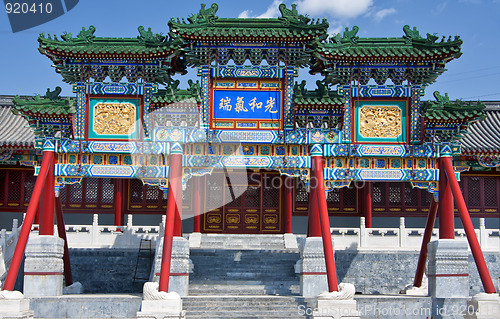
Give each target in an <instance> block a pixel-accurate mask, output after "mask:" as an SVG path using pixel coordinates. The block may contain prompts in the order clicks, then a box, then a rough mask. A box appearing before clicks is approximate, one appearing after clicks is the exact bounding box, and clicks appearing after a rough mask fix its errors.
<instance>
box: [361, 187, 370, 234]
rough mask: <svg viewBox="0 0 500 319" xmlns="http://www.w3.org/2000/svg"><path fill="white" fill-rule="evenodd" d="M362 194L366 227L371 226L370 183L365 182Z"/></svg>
mask: <svg viewBox="0 0 500 319" xmlns="http://www.w3.org/2000/svg"><path fill="white" fill-rule="evenodd" d="M363 195H364V196H363V197H364V198H363V208H364V210H365V226H366V228H372V183H370V182H368V183H366V184H365V187H364V191H363Z"/></svg>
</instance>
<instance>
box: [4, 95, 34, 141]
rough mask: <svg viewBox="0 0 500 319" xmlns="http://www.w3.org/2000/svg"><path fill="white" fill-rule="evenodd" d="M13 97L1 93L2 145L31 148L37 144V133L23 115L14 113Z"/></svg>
mask: <svg viewBox="0 0 500 319" xmlns="http://www.w3.org/2000/svg"><path fill="white" fill-rule="evenodd" d="M13 99H14V97H13V96H5V95H0V147H17V148H19V147H22V148H27V147H29V148H31V147H33V146H34V145H35V135H34V134H33V131H32V130H31V128H30V127H29V124H28V122H27V121H26V120H25V119H24V118H23V117H22V116H19V115H14V114H13V113H12V109H13V107H14V104H13V103H12V100H13Z"/></svg>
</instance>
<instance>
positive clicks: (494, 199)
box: [460, 175, 500, 217]
mask: <svg viewBox="0 0 500 319" xmlns="http://www.w3.org/2000/svg"><path fill="white" fill-rule="evenodd" d="M461 179H462V181H461V182H460V186H461V187H462V192H463V194H464V199H465V203H466V204H467V208H468V209H469V212H470V214H471V215H475V216H477V217H490V216H491V217H498V213H499V212H500V176H498V175H490V176H488V175H485V176H474V175H462V177H461Z"/></svg>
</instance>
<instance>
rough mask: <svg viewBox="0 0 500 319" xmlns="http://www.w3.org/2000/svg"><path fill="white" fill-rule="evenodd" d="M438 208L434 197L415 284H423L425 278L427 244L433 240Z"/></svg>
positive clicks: (421, 248)
mask: <svg viewBox="0 0 500 319" xmlns="http://www.w3.org/2000/svg"><path fill="white" fill-rule="evenodd" d="M437 210H438V203H437V202H436V201H435V200H434V199H433V200H432V202H431V207H429V213H428V214H427V223H426V224H425V231H424V237H423V239H422V246H421V247H420V256H419V257H418V264H417V271H416V272H415V279H414V280H413V286H415V287H420V286H422V279H423V278H424V271H425V263H426V262H427V244H428V243H429V242H430V241H431V237H432V229H433V228H434V223H435V222H436V214H437Z"/></svg>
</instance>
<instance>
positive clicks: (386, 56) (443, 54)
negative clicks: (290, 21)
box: [316, 26, 462, 62]
mask: <svg viewBox="0 0 500 319" xmlns="http://www.w3.org/2000/svg"><path fill="white" fill-rule="evenodd" d="M358 30H359V28H358V27H357V26H354V27H353V29H352V30H348V29H347V28H346V31H345V32H344V33H343V35H341V34H340V33H339V34H337V35H336V36H335V37H333V38H330V41H329V42H325V43H316V51H317V53H318V54H320V55H322V56H324V57H326V58H327V59H335V60H340V61H361V60H370V59H371V60H377V61H379V60H381V61H419V60H436V61H445V62H448V61H449V60H451V59H453V58H458V57H460V55H461V54H462V53H461V51H460V49H461V45H462V40H461V39H460V37H459V36H456V37H455V38H453V39H452V38H451V37H449V38H448V39H447V40H445V38H444V37H443V38H442V39H441V41H440V42H439V41H437V40H438V37H437V36H434V35H431V34H427V38H423V37H421V36H420V35H419V33H418V31H416V29H415V28H414V29H413V30H411V29H410V27H409V26H405V27H404V28H403V30H404V32H405V35H404V36H403V37H401V38H360V37H358V36H357V35H356V34H357V32H358Z"/></svg>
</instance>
